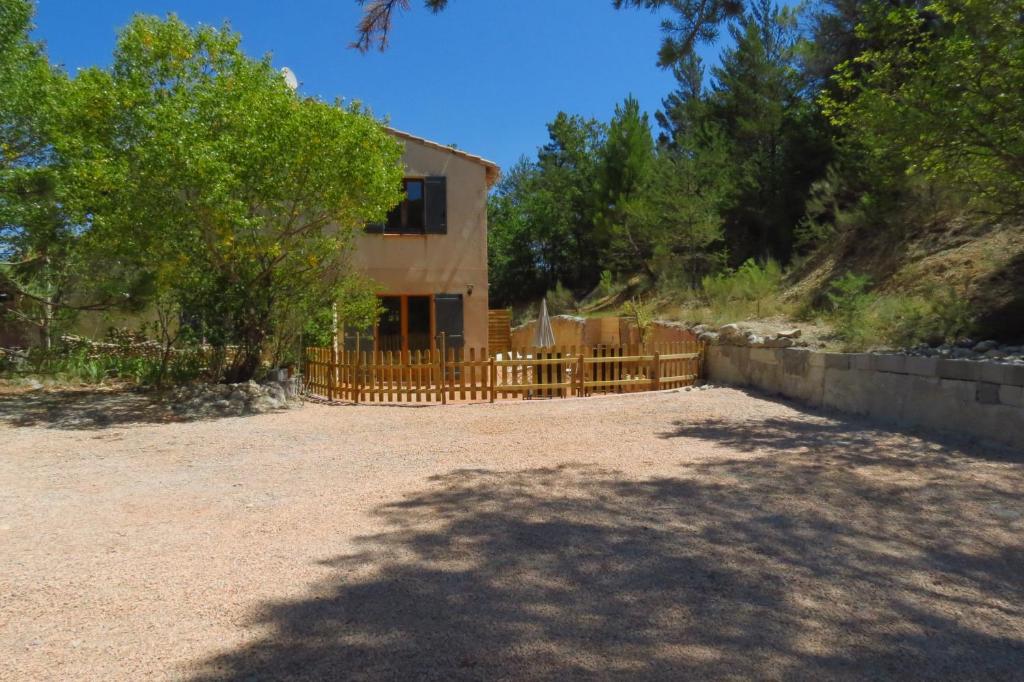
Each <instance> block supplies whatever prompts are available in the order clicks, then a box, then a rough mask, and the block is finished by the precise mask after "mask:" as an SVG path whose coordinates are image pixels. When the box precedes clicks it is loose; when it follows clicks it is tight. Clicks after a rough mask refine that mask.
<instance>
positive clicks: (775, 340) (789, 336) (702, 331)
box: [694, 324, 807, 348]
mask: <svg viewBox="0 0 1024 682" xmlns="http://www.w3.org/2000/svg"><path fill="white" fill-rule="evenodd" d="M694 331H695V332H696V333H697V338H698V339H700V340H701V341H704V342H706V343H714V344H718V345H720V346H744V347H747V348H794V347H797V348H803V347H806V346H807V342H806V341H803V340H801V339H800V335H801V332H800V330H799V329H788V330H784V331H780V332H776V333H774V334H767V335H761V334H757V333H755V332H753V331H752V330H750V329H744V328H743V327H740V326H739V325H738V324H726V325H722V326H721V327H719V328H718V330H717V331H712V330H710V329H708V328H707V327H705V326H704V325H698V326H697V327H695V328H694Z"/></svg>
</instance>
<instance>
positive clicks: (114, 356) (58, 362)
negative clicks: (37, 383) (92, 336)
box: [5, 347, 211, 386]
mask: <svg viewBox="0 0 1024 682" xmlns="http://www.w3.org/2000/svg"><path fill="white" fill-rule="evenodd" d="M5 373H6V374H8V375H10V376H17V375H29V376H50V377H54V378H56V379H58V380H60V381H64V382H78V383H83V384H102V383H106V382H111V381H123V382H129V383H133V384H138V385H140V386H159V385H160V383H161V381H162V380H163V376H164V374H166V375H167V376H168V377H169V378H170V379H171V380H172V381H173V382H174V383H187V382H190V381H196V380H197V379H200V378H206V379H210V378H211V377H210V372H209V354H208V353H207V352H204V351H202V350H200V349H198V348H195V347H193V348H182V349H177V350H176V351H175V353H174V355H173V356H172V358H171V361H170V363H169V364H168V366H167V367H164V366H163V363H162V361H161V358H160V357H157V356H153V355H131V354H129V355H125V354H123V353H119V352H110V351H106V352H96V351H91V350H89V349H86V348H76V349H69V348H63V347H58V348H53V349H50V350H46V349H44V348H42V347H37V348H33V349H32V350H31V351H30V352H29V355H28V363H27V366H25V367H24V368H20V369H18V370H15V369H14V368H9V369H7V371H6V372H5Z"/></svg>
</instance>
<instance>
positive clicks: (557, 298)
mask: <svg viewBox="0 0 1024 682" xmlns="http://www.w3.org/2000/svg"><path fill="white" fill-rule="evenodd" d="M546 296H547V300H548V314H550V315H565V314H567V313H574V312H576V297H575V296H573V295H572V292H571V291H569V290H568V289H566V288H565V287H564V286H562V283H561V282H559V283H558V284H556V285H555V288H554V289H552V290H550V291H549V292H548V293H547V295H546Z"/></svg>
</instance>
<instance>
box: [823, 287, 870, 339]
mask: <svg viewBox="0 0 1024 682" xmlns="http://www.w3.org/2000/svg"><path fill="white" fill-rule="evenodd" d="M870 287H871V278H870V277H868V276H866V275H856V274H854V273H852V272H848V273H846V274H845V275H843V276H842V277H839V278H838V279H836V280H834V281H833V282H832V286H831V288H830V290H829V291H828V293H827V294H826V296H827V297H828V301H829V304H830V305H831V308H832V324H833V327H834V328H835V333H836V336H837V337H838V338H839V339H840V340H841V341H843V342H844V343H845V344H847V345H848V346H851V347H860V346H863V345H864V344H865V343H868V342H869V341H870V339H871V337H872V332H871V330H870V329H869V328H868V325H867V320H866V316H865V312H866V310H867V308H868V306H869V305H870V304H871V303H872V301H873V300H874V299H873V297H872V295H871V294H870V293H869V292H868V289H869V288H870Z"/></svg>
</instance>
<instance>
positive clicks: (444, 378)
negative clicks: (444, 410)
mask: <svg viewBox="0 0 1024 682" xmlns="http://www.w3.org/2000/svg"><path fill="white" fill-rule="evenodd" d="M440 336H441V379H440V382H441V404H442V405H447V404H448V395H447V394H448V350H447V345H448V344H447V343H446V336H447V335H446V334H445V333H444V332H441V334H440Z"/></svg>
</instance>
